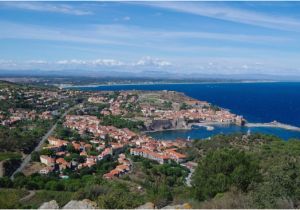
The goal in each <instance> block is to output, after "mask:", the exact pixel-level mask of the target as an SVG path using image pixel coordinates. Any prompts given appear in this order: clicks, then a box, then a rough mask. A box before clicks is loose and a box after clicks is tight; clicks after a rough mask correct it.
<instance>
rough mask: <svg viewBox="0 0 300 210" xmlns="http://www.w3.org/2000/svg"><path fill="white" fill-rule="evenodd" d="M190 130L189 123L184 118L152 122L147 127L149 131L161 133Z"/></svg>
mask: <svg viewBox="0 0 300 210" xmlns="http://www.w3.org/2000/svg"><path fill="white" fill-rule="evenodd" d="M186 128H188V125H187V122H186V121H185V119H183V118H179V119H173V120H168V119H166V120H165V119H161V120H152V122H150V123H149V124H148V125H146V130H147V131H159V130H169V129H186Z"/></svg>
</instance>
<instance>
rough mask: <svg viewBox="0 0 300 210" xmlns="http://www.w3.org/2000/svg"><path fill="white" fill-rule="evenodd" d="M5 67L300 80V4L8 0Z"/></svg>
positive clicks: (2, 49)
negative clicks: (20, 0) (264, 76)
mask: <svg viewBox="0 0 300 210" xmlns="http://www.w3.org/2000/svg"><path fill="white" fill-rule="evenodd" d="M0 27H1V30H0V69H2V70H29V69H39V70H61V71H63V70H67V69H81V70H82V71H89V70H93V71H99V72H101V71H109V70H118V71H132V72H141V71H144V70H157V71H166V72H170V73H200V74H274V75H298V76H300V59H299V58H300V38H299V37H300V3H299V2H0Z"/></svg>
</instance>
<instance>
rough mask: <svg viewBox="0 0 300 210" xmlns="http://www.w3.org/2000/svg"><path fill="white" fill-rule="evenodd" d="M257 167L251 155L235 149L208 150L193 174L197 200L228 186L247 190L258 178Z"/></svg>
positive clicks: (220, 191) (221, 190)
mask: <svg viewBox="0 0 300 210" xmlns="http://www.w3.org/2000/svg"><path fill="white" fill-rule="evenodd" d="M258 169H259V168H258V164H257V162H256V161H254V160H253V157H251V156H250V155H246V154H245V153H244V152H240V151H238V150H236V149H231V150H229V149H219V150H216V151H213V152H210V153H209V154H208V155H207V156H206V157H205V158H204V159H203V160H202V161H200V163H199V165H198V167H197V169H196V171H195V174H194V176H193V180H192V184H193V188H194V192H195V196H196V198H197V199H199V200H204V199H207V198H212V197H214V196H215V195H216V194H217V193H222V192H225V191H227V190H228V189H229V188H230V186H236V187H237V188H238V189H239V190H241V191H247V189H248V186H249V185H250V184H251V183H252V182H254V181H257V180H259V177H260V175H259V171H258Z"/></svg>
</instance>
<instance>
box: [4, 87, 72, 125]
mask: <svg viewBox="0 0 300 210" xmlns="http://www.w3.org/2000/svg"><path fill="white" fill-rule="evenodd" d="M76 94H77V93H76V92H75V91H66V90H47V89H37V88H19V87H5V88H2V89H1V90H0V101H1V100H5V101H7V102H8V103H14V104H16V103H20V101H21V102H22V104H25V106H24V107H23V108H9V109H8V110H4V109H1V108H0V111H3V113H2V114H1V116H0V124H1V125H3V126H10V125H13V124H14V123H16V122H18V121H21V120H34V119H43V120H51V119H53V117H54V116H55V115H57V114H58V110H59V109H61V108H62V106H63V105H65V107H67V106H68V104H67V103H64V100H68V99H70V98H71V97H73V96H75V95H76ZM27 107H28V108H27ZM31 107H34V108H31Z"/></svg>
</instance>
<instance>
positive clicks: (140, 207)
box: [137, 202, 154, 209]
mask: <svg viewBox="0 0 300 210" xmlns="http://www.w3.org/2000/svg"><path fill="white" fill-rule="evenodd" d="M137 209H154V203H151V202H147V203H145V204H144V205H141V206H139V207H137Z"/></svg>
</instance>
